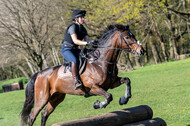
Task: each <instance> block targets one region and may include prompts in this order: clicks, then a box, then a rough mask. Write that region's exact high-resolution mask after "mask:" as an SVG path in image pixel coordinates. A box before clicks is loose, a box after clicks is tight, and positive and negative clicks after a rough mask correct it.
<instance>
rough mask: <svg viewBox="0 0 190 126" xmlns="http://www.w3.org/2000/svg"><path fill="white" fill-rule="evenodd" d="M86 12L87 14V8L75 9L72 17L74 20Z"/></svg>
mask: <svg viewBox="0 0 190 126" xmlns="http://www.w3.org/2000/svg"><path fill="white" fill-rule="evenodd" d="M85 14H86V11H85V10H80V9H76V10H74V11H73V13H72V15H71V18H72V20H74V19H75V18H77V17H82V16H85Z"/></svg>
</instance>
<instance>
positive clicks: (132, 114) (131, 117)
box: [52, 105, 166, 126]
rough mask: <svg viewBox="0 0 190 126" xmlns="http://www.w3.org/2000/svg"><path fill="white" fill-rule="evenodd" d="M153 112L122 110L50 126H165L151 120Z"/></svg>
mask: <svg viewBox="0 0 190 126" xmlns="http://www.w3.org/2000/svg"><path fill="white" fill-rule="evenodd" d="M152 116H153V111H152V109H151V108H150V107H149V106H147V105H140V106H137V107H132V108H127V109H122V110H120V111H114V112H110V113H106V114H103V115H99V116H93V117H87V118H83V119H77V120H72V121H66V122H60V123H56V124H53V125H52V126H166V123H165V121H164V120H162V119H161V118H154V119H152Z"/></svg>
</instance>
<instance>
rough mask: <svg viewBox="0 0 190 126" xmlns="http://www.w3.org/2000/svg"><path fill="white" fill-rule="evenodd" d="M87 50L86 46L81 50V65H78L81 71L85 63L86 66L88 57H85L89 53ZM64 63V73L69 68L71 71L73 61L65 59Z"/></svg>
mask: <svg viewBox="0 0 190 126" xmlns="http://www.w3.org/2000/svg"><path fill="white" fill-rule="evenodd" d="M86 52H87V49H86V48H84V49H83V50H81V52H80V54H79V65H78V68H79V71H81V68H82V67H83V65H84V64H85V66H86V58H85V57H86V55H87V53H86ZM63 65H64V66H65V69H64V73H66V71H67V70H69V71H70V72H71V62H70V61H68V60H65V61H64V63H63ZM85 66H84V67H83V70H84V68H85ZM83 70H82V72H83ZM82 72H81V73H82Z"/></svg>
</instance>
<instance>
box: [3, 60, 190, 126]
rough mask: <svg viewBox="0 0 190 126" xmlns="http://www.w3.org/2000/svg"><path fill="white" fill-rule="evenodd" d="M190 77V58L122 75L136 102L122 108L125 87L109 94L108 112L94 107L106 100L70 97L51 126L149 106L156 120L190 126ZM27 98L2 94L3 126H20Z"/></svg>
mask: <svg viewBox="0 0 190 126" xmlns="http://www.w3.org/2000/svg"><path fill="white" fill-rule="evenodd" d="M189 75H190V58H188V59H185V60H181V61H175V62H168V63H163V64H159V65H152V66H145V67H143V68H137V69H136V70H134V71H130V72H123V73H120V76H123V77H126V76H127V77H129V78H130V79H131V86H132V98H131V99H130V100H129V102H128V104H127V105H124V106H120V105H119V98H120V96H123V95H124V92H125V85H122V86H120V87H118V88H116V89H114V90H109V93H111V94H112V95H113V101H112V102H111V103H110V105H108V106H107V107H106V108H105V109H99V110H95V109H93V103H94V102H95V101H96V100H101V101H102V100H104V98H102V97H99V96H93V97H90V98H84V97H82V96H74V95H67V96H66V98H65V100H64V101H63V102H62V103H61V104H60V105H59V106H58V107H57V108H56V109H55V111H54V112H53V113H52V114H51V116H50V117H49V119H48V121H47V126H50V125H52V124H53V123H57V122H62V121H68V120H73V119H78V118H83V117H89V116H94V115H100V114H102V113H108V112H111V111H117V110H120V109H124V108H129V107H134V106H138V105H143V104H144V105H149V106H150V107H151V108H152V109H153V116H154V117H160V118H163V119H164V120H165V121H166V123H167V125H168V126H189V125H190V106H189V104H190V100H189V99H190V95H189V90H190V84H189V82H190V78H189ZM24 97H25V95H24V90H21V91H13V92H9V93H1V94H0V99H1V102H0V125H1V126H19V124H20V117H19V113H20V111H21V109H22V106H23V103H24ZM40 119H41V116H40V114H39V116H38V118H37V120H36V122H35V124H34V126H39V125H40Z"/></svg>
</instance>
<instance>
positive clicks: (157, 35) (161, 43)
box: [153, 22, 168, 62]
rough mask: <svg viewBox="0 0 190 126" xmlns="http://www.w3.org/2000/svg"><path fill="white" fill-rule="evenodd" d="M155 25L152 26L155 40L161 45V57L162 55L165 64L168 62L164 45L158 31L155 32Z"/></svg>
mask: <svg viewBox="0 0 190 126" xmlns="http://www.w3.org/2000/svg"><path fill="white" fill-rule="evenodd" d="M155 25H156V26H157V24H156V22H155ZM155 25H153V30H154V33H155V34H156V38H157V39H158V41H159V42H160V45H161V48H162V53H163V55H164V59H165V61H166V62H168V56H167V53H166V47H165V44H164V42H163V41H162V38H161V35H160V32H159V30H156V27H155Z"/></svg>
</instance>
